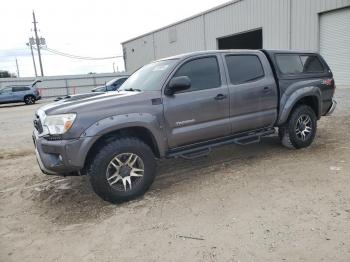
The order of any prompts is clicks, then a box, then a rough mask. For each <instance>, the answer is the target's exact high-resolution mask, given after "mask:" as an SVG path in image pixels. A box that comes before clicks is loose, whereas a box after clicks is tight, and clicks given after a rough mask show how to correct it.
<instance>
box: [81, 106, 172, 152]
mask: <svg viewBox="0 0 350 262" xmlns="http://www.w3.org/2000/svg"><path fill="white" fill-rule="evenodd" d="M128 127H143V128H146V129H147V130H149V131H150V132H151V134H152V135H153V138H154V140H155V142H156V144H157V147H158V150H159V153H160V156H164V155H165V151H166V144H167V143H166V136H165V135H164V132H163V127H162V125H161V124H160V123H159V121H158V119H157V117H156V116H153V115H151V114H149V113H132V114H124V115H115V116H110V117H107V118H104V119H101V120H99V121H97V122H96V123H94V124H93V125H91V126H90V127H88V128H87V129H86V130H85V131H84V132H83V133H82V135H81V137H82V138H90V139H87V140H86V141H88V142H87V143H86V144H85V145H84V149H83V150H82V151H83V152H88V151H89V149H90V148H91V147H92V145H93V144H94V143H95V142H96V141H97V140H98V139H99V138H100V137H101V136H103V135H106V134H108V133H110V132H113V131H117V130H120V129H123V128H128Z"/></svg>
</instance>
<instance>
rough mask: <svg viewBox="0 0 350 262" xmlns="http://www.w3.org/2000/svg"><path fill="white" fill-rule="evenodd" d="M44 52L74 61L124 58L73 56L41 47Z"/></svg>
mask: <svg viewBox="0 0 350 262" xmlns="http://www.w3.org/2000/svg"><path fill="white" fill-rule="evenodd" d="M41 49H42V50H45V51H47V52H50V53H52V54H55V55H60V56H64V57H68V58H73V59H82V60H107V59H115V58H122V57H123V56H121V55H119V56H107V57H90V56H80V55H72V54H68V53H64V52H61V51H58V50H55V49H52V48H48V47H41Z"/></svg>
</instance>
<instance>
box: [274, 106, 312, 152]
mask: <svg viewBox="0 0 350 262" xmlns="http://www.w3.org/2000/svg"><path fill="white" fill-rule="evenodd" d="M303 115H306V116H308V117H310V119H311V133H310V135H309V136H307V138H306V140H302V139H300V138H299V137H298V136H297V132H296V126H297V121H298V119H299V118H300V117H301V116H303ZM316 130H317V117H316V114H315V112H314V110H312V108H311V107H309V106H307V105H299V106H298V107H296V108H295V109H294V110H293V111H292V113H291V114H290V116H289V118H288V121H287V122H286V123H285V124H284V125H283V126H280V127H279V129H278V136H279V138H280V140H281V143H282V145H283V146H285V147H287V148H290V149H300V148H304V147H308V146H310V145H311V143H312V142H313V140H314V138H315V135H316Z"/></svg>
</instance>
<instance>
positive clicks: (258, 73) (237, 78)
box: [225, 55, 264, 84]
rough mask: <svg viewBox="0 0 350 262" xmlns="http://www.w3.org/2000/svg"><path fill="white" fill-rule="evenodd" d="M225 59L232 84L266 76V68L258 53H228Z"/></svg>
mask: <svg viewBox="0 0 350 262" xmlns="http://www.w3.org/2000/svg"><path fill="white" fill-rule="evenodd" d="M225 59H226V64H227V69H228V73H229V76H230V81H231V83H232V84H243V83H247V82H251V81H254V80H257V79H260V78H262V77H263V76H264V69H263V67H262V65H261V62H260V59H259V57H257V56H256V55H228V56H226V57H225Z"/></svg>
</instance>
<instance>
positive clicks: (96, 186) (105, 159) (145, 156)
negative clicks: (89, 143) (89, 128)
mask: <svg viewBox="0 0 350 262" xmlns="http://www.w3.org/2000/svg"><path fill="white" fill-rule="evenodd" d="M123 153H132V154H136V155H138V156H139V157H140V158H141V159H142V161H143V164H144V173H143V177H142V178H141V180H140V182H139V183H138V184H137V185H136V186H133V187H132V189H128V190H127V191H120V190H116V189H115V188H113V187H112V186H111V185H110V184H109V183H108V181H107V177H106V172H107V168H108V165H109V163H110V161H111V160H112V159H113V158H114V157H116V156H117V155H120V154H123ZM89 161H91V163H88V166H87V175H88V176H89V179H90V183H91V186H92V188H93V190H94V192H95V193H96V194H97V195H98V196H100V197H101V198H102V199H104V200H105V201H109V202H111V203H120V202H125V201H129V200H132V199H135V198H136V197H138V196H141V195H143V194H144V193H145V192H146V191H147V190H148V188H149V187H150V186H151V184H152V182H153V180H154V177H155V175H156V161H155V157H154V154H153V152H152V150H151V148H150V147H149V146H148V145H146V144H145V143H144V142H142V141H141V140H139V139H137V138H132V137H129V138H116V139H115V140H113V141H112V142H108V143H106V144H105V145H103V146H101V147H100V148H99V149H98V151H97V152H96V154H95V155H94V156H93V157H92V158H90V160H89Z"/></svg>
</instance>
